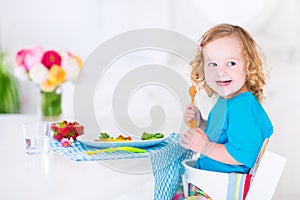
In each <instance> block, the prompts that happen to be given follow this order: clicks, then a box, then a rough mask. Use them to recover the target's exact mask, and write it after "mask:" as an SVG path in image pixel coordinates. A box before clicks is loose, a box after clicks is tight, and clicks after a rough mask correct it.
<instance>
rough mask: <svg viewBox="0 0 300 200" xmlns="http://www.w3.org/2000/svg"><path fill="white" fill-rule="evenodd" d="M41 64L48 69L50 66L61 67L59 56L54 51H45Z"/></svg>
mask: <svg viewBox="0 0 300 200" xmlns="http://www.w3.org/2000/svg"><path fill="white" fill-rule="evenodd" d="M42 63H43V64H44V65H45V66H46V67H47V68H48V69H50V68H51V67H52V65H58V66H60V65H61V56H60V55H59V54H58V53H56V52H55V51H46V52H45V54H44V55H43V58H42Z"/></svg>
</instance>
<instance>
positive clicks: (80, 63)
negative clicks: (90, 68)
mask: <svg viewBox="0 0 300 200" xmlns="http://www.w3.org/2000/svg"><path fill="white" fill-rule="evenodd" d="M72 57H73V58H74V59H75V60H76V62H77V64H78V67H79V68H80V69H81V67H82V65H83V62H82V60H81V59H80V58H79V56H75V55H72Z"/></svg>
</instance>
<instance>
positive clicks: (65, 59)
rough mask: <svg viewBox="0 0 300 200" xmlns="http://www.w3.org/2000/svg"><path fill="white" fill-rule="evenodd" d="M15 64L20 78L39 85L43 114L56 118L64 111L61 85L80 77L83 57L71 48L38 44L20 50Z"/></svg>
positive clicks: (49, 117) (45, 117) (46, 116)
mask: <svg viewBox="0 0 300 200" xmlns="http://www.w3.org/2000/svg"><path fill="white" fill-rule="evenodd" d="M15 64H16V68H15V74H16V76H17V77H18V78H19V79H21V80H29V81H32V82H33V83H35V84H36V85H38V87H39V89H40V91H41V113H42V117H44V119H47V120H48V119H49V120H54V119H55V118H57V117H58V116H59V115H60V114H61V113H62V109H61V99H62V97H61V92H59V90H60V89H59V88H60V85H61V84H62V83H64V82H66V81H75V80H76V79H77V76H78V74H79V72H80V69H81V67H82V64H83V63H82V60H81V59H80V58H79V57H78V56H76V55H74V54H72V53H70V52H68V51H64V50H44V49H43V48H42V47H39V46H35V47H31V48H24V49H21V50H19V51H18V52H17V54H16V57H15Z"/></svg>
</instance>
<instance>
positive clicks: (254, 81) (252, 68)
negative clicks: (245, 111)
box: [189, 24, 267, 102]
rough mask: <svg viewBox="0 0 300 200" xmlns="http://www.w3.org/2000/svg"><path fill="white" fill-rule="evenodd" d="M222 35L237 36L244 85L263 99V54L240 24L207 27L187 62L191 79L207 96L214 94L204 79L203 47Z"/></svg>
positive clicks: (260, 100)
mask: <svg viewBox="0 0 300 200" xmlns="http://www.w3.org/2000/svg"><path fill="white" fill-rule="evenodd" d="M223 37H234V38H237V39H238V40H239V41H240V42H241V45H242V57H243V61H244V66H245V71H246V86H247V89H248V90H249V91H251V92H252V93H253V95H254V96H255V97H256V98H257V100H258V101H259V102H262V100H263V87H264V85H265V83H266V73H267V71H266V70H265V69H264V66H263V61H264V55H263V53H262V51H261V49H260V47H259V46H258V45H257V44H256V42H255V41H254V39H253V38H252V37H251V35H250V34H249V33H248V32H247V31H246V30H245V29H243V28H241V27H240V26H236V25H231V24H219V25H216V26H214V27H212V28H211V29H209V30H208V31H207V32H206V33H204V35H203V36H202V37H201V39H200V40H199V43H200V44H199V43H198V45H199V48H198V51H197V53H196V55H195V58H194V59H193V60H192V61H191V62H190V63H189V64H190V66H191V67H192V69H191V80H192V82H193V83H194V84H195V85H196V86H197V87H198V88H203V89H205V91H206V92H207V94H208V96H212V95H214V94H216V92H215V91H213V90H212V89H211V88H210V87H209V86H208V85H207V84H206V81H205V76H204V55H203V52H202V49H203V47H205V45H207V44H208V43H209V42H212V41H214V40H216V39H219V38H223Z"/></svg>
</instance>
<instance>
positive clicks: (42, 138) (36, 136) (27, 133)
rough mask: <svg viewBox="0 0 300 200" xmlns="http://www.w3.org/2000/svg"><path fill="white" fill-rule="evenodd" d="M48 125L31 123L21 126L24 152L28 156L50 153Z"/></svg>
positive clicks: (45, 123)
mask: <svg viewBox="0 0 300 200" xmlns="http://www.w3.org/2000/svg"><path fill="white" fill-rule="evenodd" d="M50 131H51V126H50V123H47V122H32V123H24V124H23V132H24V139H25V150H26V153H27V154H28V155H36V154H41V153H47V152H49V151H50Z"/></svg>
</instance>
